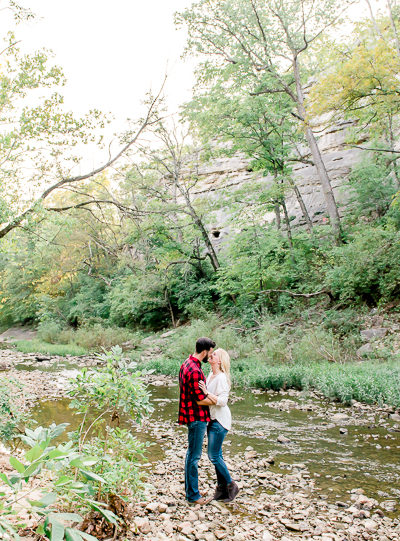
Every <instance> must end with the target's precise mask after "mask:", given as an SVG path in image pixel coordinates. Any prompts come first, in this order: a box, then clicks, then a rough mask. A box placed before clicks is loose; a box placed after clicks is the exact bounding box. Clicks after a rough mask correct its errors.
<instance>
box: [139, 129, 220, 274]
mask: <svg viewBox="0 0 400 541" xmlns="http://www.w3.org/2000/svg"><path fill="white" fill-rule="evenodd" d="M168 124H170V125H168ZM151 132H152V134H153V135H154V137H155V140H156V141H158V143H159V144H158V145H154V142H153V144H150V145H143V144H142V145H140V144H139V145H138V148H139V150H140V152H141V153H142V155H143V157H144V158H146V160H147V163H146V165H145V168H146V169H147V170H151V171H152V172H153V179H154V180H153V182H152V186H149V184H143V186H142V187H143V190H144V191H146V190H147V191H148V193H149V195H150V196H152V197H153V198H155V199H158V200H159V201H160V202H161V203H163V204H164V208H165V212H166V213H167V214H169V215H170V217H171V220H172V222H173V223H174V228H175V229H176V232H177V234H178V235H179V234H180V232H181V229H180V227H179V224H178V220H177V218H178V217H179V215H181V216H182V215H183V216H185V217H186V218H188V219H189V221H190V222H191V224H192V225H193V227H194V228H195V229H196V230H197V231H198V233H199V234H200V238H201V240H202V242H203V244H204V248H205V250H206V255H207V257H208V258H209V259H210V262H211V265H212V267H213V269H214V270H215V271H216V270H218V268H219V266H220V263H219V260H218V256H217V253H216V251H215V248H214V245H213V243H212V241H211V239H210V232H209V231H208V226H207V224H206V222H205V220H204V212H210V210H209V209H204V211H202V210H199V208H198V206H199V205H198V204H196V202H195V197H194V194H193V192H194V191H195V190H196V187H197V186H198V184H199V180H200V178H199V171H198V170H199V155H198V152H196V151H194V149H193V148H191V147H190V146H189V145H188V144H187V134H186V133H185V131H184V127H181V128H178V127H176V126H175V124H174V122H171V123H168V122H167V121H166V120H160V121H159V122H158V123H157V124H154V125H153V127H152V129H151ZM154 175H155V176H154ZM143 178H144V177H143ZM200 199H201V198H199V197H197V203H199V201H200ZM196 207H197V208H196ZM192 257H193V258H196V257H195V254H194V252H193V253H192Z"/></svg>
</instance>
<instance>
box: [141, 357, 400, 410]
mask: <svg viewBox="0 0 400 541" xmlns="http://www.w3.org/2000/svg"><path fill="white" fill-rule="evenodd" d="M179 366H180V361H178V360H176V359H171V358H157V359H154V360H151V361H150V362H148V363H146V368H147V369H153V370H155V372H156V373H162V374H167V375H170V376H175V377H176V376H177V375H178V373H179ZM231 367H232V379H233V382H234V385H235V386H239V387H244V388H249V387H253V388H260V389H273V390H276V391H277V390H280V389H289V388H292V389H298V390H303V389H314V390H316V391H318V392H320V393H321V394H322V395H324V396H325V397H327V398H330V399H332V400H338V401H339V402H342V403H344V404H350V403H351V401H352V400H356V401H358V402H364V403H366V404H379V405H385V404H386V405H389V406H394V407H396V408H398V407H400V362H398V361H387V362H376V361H365V362H363V363H347V364H337V363H329V362H312V363H310V364H304V363H298V364H297V363H296V364H280V365H269V364H268V363H266V362H265V361H261V360H260V359H257V358H248V359H244V360H240V361H233V362H232V364H231Z"/></svg>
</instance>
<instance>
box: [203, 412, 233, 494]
mask: <svg viewBox="0 0 400 541" xmlns="http://www.w3.org/2000/svg"><path fill="white" fill-rule="evenodd" d="M227 433H228V431H227V430H226V428H224V427H223V426H222V425H221V424H220V423H219V422H218V421H217V420H213V421H210V422H209V423H208V427H207V436H208V447H207V453H208V458H209V459H210V461H211V463H212V464H214V467H215V472H216V474H217V480H218V484H219V485H220V486H226V485H229V483H231V482H232V479H231V476H230V474H229V471H228V468H227V467H226V464H225V462H224V459H223V458H222V442H223V441H224V439H225V436H226V435H227Z"/></svg>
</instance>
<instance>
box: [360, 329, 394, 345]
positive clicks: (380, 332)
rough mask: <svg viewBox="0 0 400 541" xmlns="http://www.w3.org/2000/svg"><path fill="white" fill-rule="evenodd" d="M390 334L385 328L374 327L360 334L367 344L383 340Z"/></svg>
mask: <svg viewBox="0 0 400 541" xmlns="http://www.w3.org/2000/svg"><path fill="white" fill-rule="evenodd" d="M387 333H388V330H387V329H385V328H384V327H373V328H371V329H365V330H363V331H361V332H360V335H361V338H362V339H363V340H364V341H365V342H369V341H370V340H372V339H374V338H383V337H384V336H386V335H387Z"/></svg>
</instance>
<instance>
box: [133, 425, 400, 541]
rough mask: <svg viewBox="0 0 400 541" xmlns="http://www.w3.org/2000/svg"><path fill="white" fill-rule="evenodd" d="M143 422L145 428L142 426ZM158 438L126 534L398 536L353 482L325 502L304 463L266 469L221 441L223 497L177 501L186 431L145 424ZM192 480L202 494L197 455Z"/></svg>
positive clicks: (262, 538)
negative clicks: (341, 497)
mask: <svg viewBox="0 0 400 541" xmlns="http://www.w3.org/2000/svg"><path fill="white" fill-rule="evenodd" d="M144 429H146V427H145V428H144ZM152 429H153V431H154V432H155V434H156V436H157V438H158V439H159V440H160V441H162V442H163V443H162V444H163V448H164V449H165V459H164V460H162V461H159V462H158V463H156V464H154V465H152V466H151V468H149V469H150V470H151V473H150V476H149V478H148V480H149V482H150V485H151V486H149V487H148V490H147V501H144V502H139V503H138V504H137V505H136V506H134V511H133V512H134V515H135V517H136V518H135V519H134V524H135V527H136V530H137V533H136V534H133V532H130V535H129V536H128V537H127V538H128V539H152V540H166V539H169V540H170V539H174V540H179V541H187V540H194V539H196V540H204V541H215V540H217V539H218V540H219V539H234V540H235V541H246V540H258V541H272V540H278V539H279V540H281V541H285V540H288V539H300V538H301V539H313V540H316V541H317V540H318V541H319V540H320V541H339V540H352V541H358V540H360V541H361V540H363V541H367V540H371V541H372V540H378V539H379V540H380V541H389V540H393V541H394V540H398V539H399V538H400V522H399V520H398V519H392V518H389V517H387V516H385V512H384V511H383V510H382V508H381V507H379V504H378V502H377V500H374V499H372V498H369V497H368V495H366V494H364V490H363V489H362V488H355V489H354V490H353V491H352V494H351V496H350V498H351V503H350V504H347V503H344V502H340V501H337V502H335V503H329V502H328V501H327V499H326V497H325V496H323V495H320V494H319V493H318V490H317V489H316V487H315V481H314V480H313V479H312V478H311V476H310V472H309V471H308V469H307V467H306V465H305V464H301V463H297V464H293V465H291V466H290V471H289V472H288V473H285V474H283V473H277V472H274V471H271V465H272V464H273V462H274V459H273V458H272V457H270V458H268V457H267V458H263V457H262V456H260V455H259V453H258V452H257V451H255V450H254V449H253V448H251V447H248V448H247V449H246V450H245V451H244V452H242V453H235V454H234V455H233V454H231V453H230V451H229V447H228V446H225V449H224V451H225V456H226V462H227V465H228V467H229V469H230V471H231V472H232V475H233V477H234V478H235V479H236V480H237V482H238V484H239V486H240V489H241V490H240V493H239V495H238V497H237V498H236V500H235V501H234V502H232V503H231V504H223V503H219V502H212V503H211V504H209V505H207V506H204V507H200V506H195V507H191V506H189V505H188V504H187V503H186V502H185V500H184V483H183V475H182V472H183V468H184V456H185V447H186V435H185V434H182V433H178V432H177V430H176V428H175V427H174V426H173V424H169V425H166V424H165V423H158V424H157V423H153V427H152ZM199 468H200V475H199V481H200V485H201V489H202V490H203V491H205V492H206V493H208V494H212V493H213V490H214V485H215V482H214V477H215V473H214V472H213V469H212V467H211V466H210V464H209V462H208V460H207V459H206V456H205V454H204V453H203V458H202V459H201V461H200V466H199Z"/></svg>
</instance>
